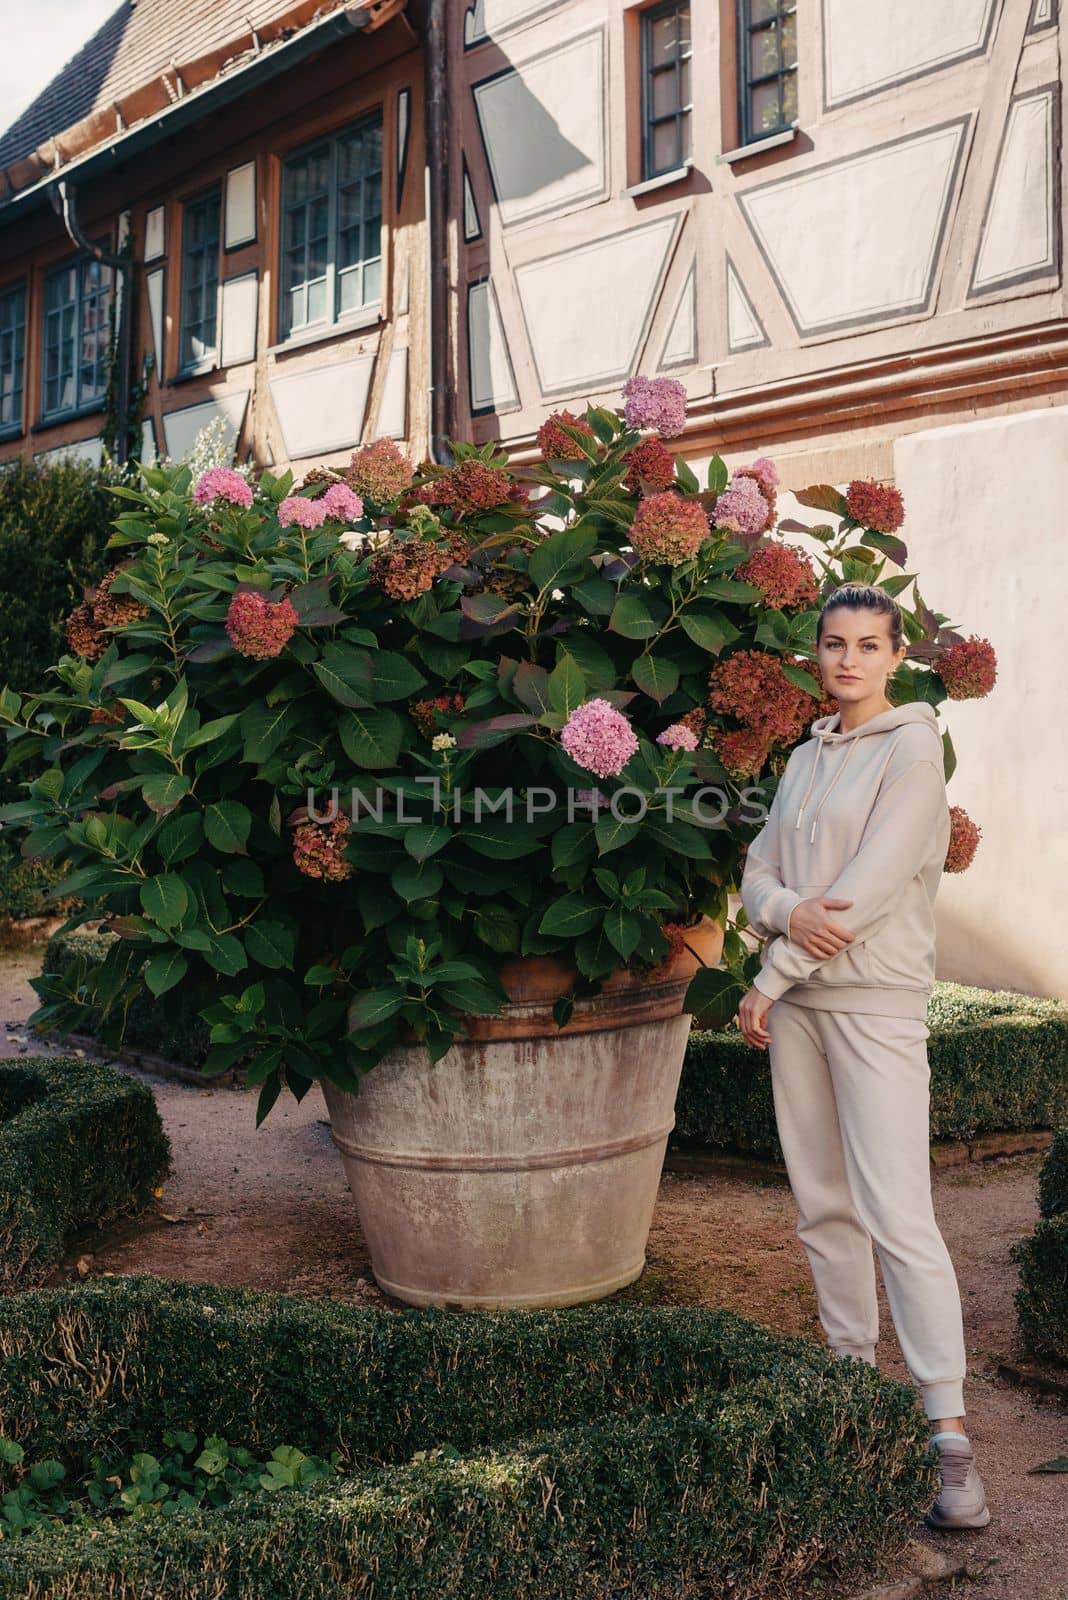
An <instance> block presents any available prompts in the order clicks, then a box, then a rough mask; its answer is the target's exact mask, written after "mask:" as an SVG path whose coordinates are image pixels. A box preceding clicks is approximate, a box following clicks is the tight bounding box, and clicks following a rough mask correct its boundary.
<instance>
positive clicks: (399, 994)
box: [346, 984, 406, 1033]
mask: <svg viewBox="0 0 1068 1600" xmlns="http://www.w3.org/2000/svg"><path fill="white" fill-rule="evenodd" d="M405 998H406V997H405V992H404V990H403V988H402V987H401V986H400V984H391V985H390V986H389V987H388V988H382V989H365V990H364V991H363V993H362V994H358V995H357V996H356V998H355V999H354V1000H353V1001H352V1004H351V1005H350V1006H349V1009H348V1016H347V1019H346V1020H347V1023H348V1031H349V1032H350V1033H358V1032H359V1031H360V1030H361V1029H362V1028H373V1027H376V1026H377V1024H378V1023H380V1022H385V1021H387V1019H388V1018H390V1017H395V1016H396V1014H397V1012H398V1011H399V1010H400V1008H401V1006H402V1005H403V1004H404V1001H405Z"/></svg>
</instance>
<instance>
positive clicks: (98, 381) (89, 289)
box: [41, 256, 111, 422]
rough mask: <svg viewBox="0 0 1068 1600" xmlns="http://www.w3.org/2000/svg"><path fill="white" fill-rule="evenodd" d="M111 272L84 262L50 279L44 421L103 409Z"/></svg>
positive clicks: (65, 267) (72, 263)
mask: <svg viewBox="0 0 1068 1600" xmlns="http://www.w3.org/2000/svg"><path fill="white" fill-rule="evenodd" d="M110 302H111V268H110V267H105V266H102V265H101V263H100V262H99V261H97V259H96V257H95V256H80V257H78V258H76V259H75V260H74V261H68V262H65V263H64V264H63V266H61V267H54V268H53V269H52V271H51V272H49V273H48V274H47V275H46V276H45V283H44V324H43V329H42V356H43V359H42V362H41V368H42V372H41V380H42V381H41V420H42V422H45V421H54V420H56V419H57V418H59V417H65V416H68V415H75V414H76V413H77V412H79V411H89V410H92V409H94V408H95V407H98V406H99V405H100V404H101V402H102V401H103V398H104V391H105V390H106V388H107V381H108V374H107V354H108V339H109V336H110V331H111V330H110V327H109V308H110Z"/></svg>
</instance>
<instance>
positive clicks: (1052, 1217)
mask: <svg viewBox="0 0 1068 1600" xmlns="http://www.w3.org/2000/svg"><path fill="white" fill-rule="evenodd" d="M1038 1205H1039V1210H1040V1212H1041V1214H1042V1215H1041V1219H1040V1221H1039V1223H1038V1226H1037V1227H1036V1229H1035V1231H1034V1233H1033V1234H1032V1235H1031V1236H1030V1238H1028V1239H1021V1240H1020V1241H1019V1242H1018V1243H1017V1244H1015V1245H1013V1247H1012V1256H1013V1260H1014V1261H1015V1262H1016V1263H1017V1264H1018V1266H1019V1268H1020V1282H1019V1285H1018V1287H1017V1289H1016V1294H1015V1304H1016V1313H1017V1317H1018V1319H1019V1323H1020V1331H1021V1333H1022V1335H1023V1337H1024V1340H1025V1342H1026V1343H1027V1345H1028V1346H1029V1347H1030V1349H1031V1350H1033V1351H1034V1353H1035V1355H1037V1356H1044V1357H1048V1358H1050V1359H1052V1360H1054V1361H1060V1362H1063V1363H1064V1364H1065V1365H1068V1126H1065V1127H1063V1128H1061V1129H1059V1130H1058V1132H1057V1134H1056V1137H1055V1138H1054V1140H1053V1143H1052V1144H1051V1145H1050V1148H1049V1152H1048V1154H1047V1156H1046V1160H1045V1162H1044V1163H1043V1166H1042V1170H1041V1172H1040V1173H1039V1179H1038Z"/></svg>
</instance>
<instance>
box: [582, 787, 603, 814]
mask: <svg viewBox="0 0 1068 1600" xmlns="http://www.w3.org/2000/svg"><path fill="white" fill-rule="evenodd" d="M611 803H612V802H611V801H610V800H606V799H605V797H604V795H603V794H602V793H601V791H600V789H576V790H575V805H576V806H583V807H586V808H587V809H592V810H593V811H595V812H596V811H603V810H604V808H605V806H607V805H611Z"/></svg>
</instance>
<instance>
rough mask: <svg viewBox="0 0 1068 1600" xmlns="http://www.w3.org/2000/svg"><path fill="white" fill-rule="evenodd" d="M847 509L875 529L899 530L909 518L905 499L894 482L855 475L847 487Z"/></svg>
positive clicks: (864, 526)
mask: <svg viewBox="0 0 1068 1600" xmlns="http://www.w3.org/2000/svg"><path fill="white" fill-rule="evenodd" d="M845 501H846V510H847V512H848V513H849V515H850V516H851V517H852V518H853V521H854V522H859V523H860V525H861V527H863V528H871V529H872V530H873V531H874V532H875V533H896V532H897V530H898V528H900V526H901V524H902V523H903V522H904V520H905V502H904V500H903V499H902V498H901V491H900V490H899V489H895V488H894V486H893V484H892V483H877V482H876V481H875V479H874V478H854V479H853V481H852V483H851V484H850V485H849V487H848V488H847V490H846V495H845Z"/></svg>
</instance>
